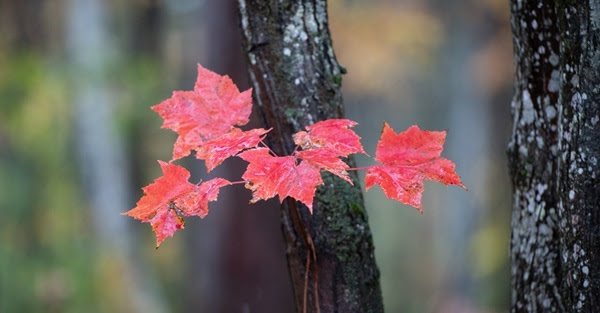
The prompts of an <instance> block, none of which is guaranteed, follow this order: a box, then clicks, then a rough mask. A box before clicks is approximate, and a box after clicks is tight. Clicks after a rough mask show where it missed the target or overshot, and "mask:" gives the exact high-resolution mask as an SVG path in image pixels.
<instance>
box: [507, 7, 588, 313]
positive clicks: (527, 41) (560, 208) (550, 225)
mask: <svg viewBox="0 0 600 313" xmlns="http://www.w3.org/2000/svg"><path fill="white" fill-rule="evenodd" d="M511 11H512V20H511V22H512V29H513V42H514V52H515V63H516V78H515V95H514V98H513V103H512V113H513V118H514V125H513V134H512V138H511V141H510V143H509V148H508V155H509V161H510V171H511V176H512V181H513V186H514V199H513V200H514V207H513V218H512V237H511V259H512V312H590V313H591V312H600V166H598V160H600V123H599V120H600V90H599V88H600V2H599V1H597V0H590V1H564V0H563V1H532V0H512V1H511Z"/></svg>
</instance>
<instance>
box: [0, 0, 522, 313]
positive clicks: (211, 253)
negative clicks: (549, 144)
mask: <svg viewBox="0 0 600 313" xmlns="http://www.w3.org/2000/svg"><path fill="white" fill-rule="evenodd" d="M235 6H236V4H235V3H234V2H233V1H210V0H204V1H197V0H171V1H160V0H136V1H116V0H110V1H94V0H64V1H44V0H30V1H18V0H0V312H40V311H44V312H156V313H159V312H196V311H207V312H213V311H215V312H218V311H220V312H232V311H237V312H240V311H241V312H250V311H257V312H286V311H290V310H291V308H292V301H293V300H292V292H291V285H290V282H289V276H288V273H287V268H286V263H285V256H284V251H283V240H282V235H281V230H280V226H279V212H278V204H277V201H276V200H270V201H267V202H261V203H259V205H252V206H249V205H248V204H247V203H248V200H249V199H250V192H249V191H247V190H245V189H244V188H243V187H242V186H235V187H231V188H227V189H224V190H223V191H222V194H221V195H220V199H219V201H218V202H217V203H214V204H211V214H210V215H209V216H208V217H207V218H206V219H204V220H199V219H190V220H188V221H187V223H186V230H185V231H184V232H181V233H179V234H178V235H177V236H176V237H175V238H169V239H167V240H166V241H165V243H164V244H163V245H162V246H161V248H160V249H158V250H155V249H154V246H155V244H154V240H155V239H154V236H153V234H152V233H151V230H150V228H149V227H147V225H142V224H141V223H139V222H136V221H133V220H131V219H129V218H126V217H123V216H121V215H119V214H120V213H121V212H124V211H127V210H129V209H130V208H132V207H133V206H134V205H135V201H136V199H138V198H139V196H140V195H141V189H140V188H141V187H142V186H145V185H147V184H148V183H150V182H151V181H152V180H153V178H154V177H158V176H160V168H159V166H158V164H157V163H156V160H157V159H161V160H169V159H170V153H171V148H170V147H171V145H172V143H173V141H174V139H175V134H174V133H172V132H170V131H168V130H162V129H160V128H159V126H160V124H161V120H160V117H158V116H157V115H156V114H155V113H154V112H152V111H151V110H150V109H149V107H150V106H152V105H154V104H157V103H159V102H160V101H162V100H163V99H166V98H168V97H169V96H170V92H171V90H187V89H190V88H191V87H192V86H193V82H194V80H195V75H196V64H197V63H201V64H203V65H204V66H206V67H207V68H209V69H211V70H213V71H216V72H217V73H220V74H228V75H230V76H231V77H232V79H233V80H234V82H235V83H236V84H238V85H239V86H240V89H242V90H244V89H247V88H248V81H247V72H246V67H245V64H244V63H243V58H242V53H241V44H240V31H239V27H238V17H237V10H236V7H235ZM329 18H330V27H331V32H332V37H333V43H334V47H335V51H336V54H337V57H338V60H339V62H340V63H341V64H342V65H343V66H344V67H345V68H346V69H347V71H348V73H347V74H346V75H344V76H343V90H344V99H345V105H346V115H347V117H348V118H350V119H352V120H355V121H357V122H358V123H359V125H358V126H356V128H355V131H356V132H357V133H358V134H359V135H361V136H362V137H363V141H362V142H363V145H364V147H365V150H366V151H367V152H368V153H369V154H371V155H374V151H375V146H376V143H377V139H378V138H379V134H380V131H381V126H382V121H383V120H385V121H387V122H388V123H389V124H390V125H392V127H394V128H395V129H398V130H401V129H406V128H408V127H409V126H410V125H413V124H419V126H421V127H422V128H424V129H431V130H448V137H447V141H446V145H445V150H444V156H445V157H447V158H449V159H451V160H453V161H455V163H456V164H457V172H458V173H459V174H460V175H461V177H462V179H463V182H464V183H465V185H467V186H468V187H469V192H464V191H461V190H460V189H458V188H446V187H444V186H442V185H437V184H434V183H426V191H425V194H424V197H423V199H424V201H423V208H424V211H425V214H424V216H421V215H420V214H419V213H418V211H417V210H415V209H414V208H411V207H408V206H403V205H401V204H399V203H397V202H395V201H391V200H389V199H387V198H385V196H384V195H383V192H381V190H380V189H378V188H373V189H372V190H371V191H369V192H368V193H366V194H365V196H366V205H367V209H368V214H369V217H370V218H369V222H370V225H371V229H372V231H373V236H374V241H375V253H376V259H377V262H378V264H379V267H380V270H381V283H382V291H383V298H384V303H385V307H386V310H387V311H388V312H445V313H446V312H449V313H452V312H504V311H507V310H508V306H509V303H510V300H509V299H510V272H509V257H508V246H509V237H510V226H509V224H510V212H511V200H510V199H511V196H510V185H509V180H508V171H507V165H506V156H505V152H504V151H505V147H506V143H507V138H508V136H509V134H510V124H511V122H510V99H511V96H512V78H513V71H514V70H513V69H514V65H513V59H512V43H511V34H510V25H509V7H508V2H507V1H505V0H485V1H475V0H456V1H447V0H426V1H417V0H397V1H391V0H388V1H386V0H377V1H351V0H332V1H330V2H329ZM256 122H257V119H256V118H254V123H256ZM251 126H257V125H256V124H254V125H251ZM368 160H369V159H368V158H366V157H365V158H362V157H361V156H358V157H357V161H358V166H366V165H369V164H368V163H367V162H368ZM181 163H183V164H186V165H188V166H191V168H192V169H193V175H195V178H193V180H194V181H197V178H199V177H204V173H205V168H204V166H203V165H201V163H200V162H198V161H195V160H194V159H193V158H189V159H186V160H184V161H183V162H180V164H181ZM243 167H244V162H242V161H239V160H231V161H227V162H226V164H225V166H222V167H220V168H218V169H217V170H215V173H214V174H213V173H211V176H209V177H214V176H222V177H226V178H228V177H229V178H232V179H236V178H237V177H239V176H240V173H241V172H242V170H243Z"/></svg>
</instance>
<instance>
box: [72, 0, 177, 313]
mask: <svg viewBox="0 0 600 313" xmlns="http://www.w3.org/2000/svg"><path fill="white" fill-rule="evenodd" d="M67 8H68V15H67V26H68V27H66V28H65V29H66V32H67V33H66V43H67V54H68V56H69V57H70V62H72V63H71V65H72V68H71V70H72V73H73V89H72V90H74V91H75V92H74V98H73V101H74V107H75V120H76V122H77V125H76V127H77V133H76V134H75V137H76V141H77V150H78V154H79V161H80V171H81V175H82V181H83V182H84V187H85V188H86V191H87V197H88V198H89V201H90V206H91V216H92V222H93V223H94V231H95V234H96V236H97V240H98V242H99V243H100V245H99V246H100V249H105V250H102V251H108V252H109V253H112V254H114V255H115V256H116V257H117V258H118V259H119V261H120V262H119V263H120V264H122V266H123V267H124V268H123V269H122V271H121V272H122V273H123V277H122V279H123V282H124V283H125V284H126V285H127V287H125V289H127V290H128V292H129V293H128V298H130V299H131V302H132V309H133V310H134V312H145V313H146V312H148V313H154V312H155V313H160V312H166V311H167V308H166V304H165V302H164V301H163V298H162V294H161V293H160V292H159V291H158V290H157V289H158V288H157V287H156V284H155V282H154V281H153V280H152V277H151V276H149V275H147V273H146V267H145V263H144V262H143V260H141V259H139V258H138V257H136V256H137V255H138V254H137V253H135V251H136V244H135V243H134V241H133V239H131V238H133V236H132V234H131V232H130V229H129V227H128V223H129V221H127V220H126V219H124V218H123V217H122V216H121V215H120V213H121V212H123V211H125V210H127V209H128V208H130V207H131V204H132V203H131V200H132V198H133V197H132V195H131V192H130V189H129V187H128V186H129V185H131V184H130V177H129V175H128V173H129V169H128V163H127V162H126V157H125V151H124V147H123V143H122V142H121V140H120V138H119V136H118V134H116V131H115V128H114V126H115V125H113V122H114V121H115V117H114V115H113V109H114V107H113V105H112V102H111V99H110V90H109V88H108V87H107V80H108V79H109V78H108V75H107V72H106V67H107V66H108V65H109V63H110V61H111V57H114V56H115V50H116V49H115V47H116V45H115V42H114V41H115V40H116V38H114V37H111V36H110V35H109V31H108V29H109V27H108V21H107V16H106V12H105V10H106V8H105V7H104V6H103V2H99V1H95V0H71V1H69V2H68V7H67Z"/></svg>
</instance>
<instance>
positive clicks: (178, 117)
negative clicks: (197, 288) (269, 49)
mask: <svg viewBox="0 0 600 313" xmlns="http://www.w3.org/2000/svg"><path fill="white" fill-rule="evenodd" d="M152 109H153V110H154V111H156V112H157V113H158V114H159V115H160V116H161V117H162V118H163V119H164V123H163V125H162V127H163V128H168V129H171V130H173V131H175V132H176V133H177V134H178V135H179V136H178V138H177V140H176V142H175V144H174V147H173V158H172V160H171V161H170V162H168V163H167V162H163V161H159V164H160V166H161V168H162V171H163V176H162V177H160V178H158V179H156V180H155V181H154V183H152V184H150V185H148V186H146V187H144V188H143V191H144V196H143V197H142V198H141V199H140V200H139V201H138V202H137V206H136V207H135V208H133V209H132V210H130V211H128V212H126V213H123V214H125V215H129V216H131V217H133V218H135V219H138V220H141V221H142V222H147V223H150V224H151V225H152V229H153V230H154V232H155V233H156V247H157V248H158V246H159V245H160V244H161V243H162V242H163V240H164V239H165V238H166V237H169V236H173V234H174V233H175V232H176V231H177V230H178V229H183V228H184V220H183V217H185V216H188V217H189V216H199V217H200V218H204V217H205V216H206V215H207V214H208V202H210V201H215V200H217V197H218V195H219V190H220V188H221V187H224V186H227V185H233V184H242V183H243V184H244V185H245V187H246V188H248V189H250V190H252V194H253V197H252V199H251V200H250V202H251V203H254V202H257V201H259V200H267V199H270V198H273V197H275V196H278V197H279V200H280V201H283V199H285V198H286V197H291V198H293V199H295V200H297V201H300V202H302V203H303V204H305V205H306V206H307V207H308V210H309V211H310V212H311V213H312V204H313V198H314V195H315V191H316V189H317V187H318V186H319V185H322V184H323V180H322V179H321V171H327V172H330V173H332V174H334V175H337V176H338V177H340V178H341V179H343V180H345V181H347V182H348V183H350V184H352V181H351V180H350V177H349V175H348V171H350V170H361V169H365V170H367V174H366V176H365V186H366V189H367V190H368V189H369V188H371V187H372V186H373V185H379V186H380V187H381V188H382V189H383V191H384V193H385V195H386V196H387V197H388V198H390V199H394V200H398V201H400V202H402V203H404V204H408V205H411V206H413V207H415V208H417V209H418V210H419V211H420V212H422V208H421V197H422V193H423V190H424V187H423V180H425V179H429V180H435V181H438V182H441V183H443V184H446V185H458V186H460V187H463V188H465V186H464V185H463V184H462V183H461V181H460V177H459V176H458V175H457V174H456V172H455V171H454V168H455V165H454V163H452V161H450V160H448V159H444V158H442V157H441V153H442V149H443V148H442V146H443V144H444V140H445V138H446V132H445V131H441V132H437V131H426V130H421V129H419V127H418V126H416V125H415V126H411V127H410V128H408V129H407V130H406V131H404V132H401V133H399V134H397V133H395V132H394V130H393V129H392V127H391V126H389V125H388V124H387V123H384V126H383V132H382V134H381V139H380V140H379V143H378V144H377V149H376V152H375V161H377V162H379V163H380V164H377V165H373V166H369V167H365V168H360V169H359V168H350V167H349V166H348V165H347V164H346V163H345V162H344V161H343V160H342V158H345V157H348V156H349V155H350V154H354V153H364V154H366V152H365V151H364V149H363V147H362V145H361V143H360V137H359V136H358V135H357V134H356V133H355V132H354V131H353V130H351V129H350V128H352V127H353V126H355V125H356V124H357V123H356V122H354V121H351V120H347V119H330V120H325V121H320V122H317V123H315V124H313V125H310V126H307V127H306V131H300V132H298V133H296V134H295V135H294V142H295V143H296V145H297V147H296V149H295V150H294V152H293V153H292V155H289V156H278V155H276V154H275V153H273V151H271V149H269V148H268V147H267V146H266V145H265V144H264V143H263V140H264V138H265V136H266V134H267V133H268V132H269V131H270V129H263V128H256V129H251V130H248V131H243V130H241V129H240V128H239V126H244V125H246V124H247V123H248V122H249V117H250V112H251V110H252V90H251V89H248V90H246V91H244V92H240V91H239V90H238V88H237V86H236V85H235V84H234V83H233V81H232V80H231V79H230V78H229V77H228V76H221V75H219V74H216V73H214V72H211V71H209V70H207V69H205V68H204V67H202V66H201V65H198V79H197V81H196V84H195V86H194V90H192V91H174V92H173V96H172V97H171V98H169V99H167V100H165V101H163V102H162V103H160V104H158V105H155V106H153V107H152ZM192 152H195V156H196V158H198V159H200V160H204V161H205V163H206V168H207V172H210V171H212V170H213V169H214V168H215V167H217V166H218V165H219V164H221V163H223V161H225V160H226V159H228V158H230V157H233V156H237V157H240V158H242V159H243V160H245V161H247V162H248V163H249V164H248V167H247V168H246V172H245V173H244V174H243V175H242V180H241V181H237V182H230V181H228V180H226V179H223V178H214V179H211V180H208V181H205V182H201V183H198V184H192V183H190V182H189V178H190V173H189V172H188V171H187V170H186V169H185V168H183V167H181V166H178V165H175V164H173V161H175V160H177V159H180V158H182V157H185V156H188V155H189V154H191V153H192Z"/></svg>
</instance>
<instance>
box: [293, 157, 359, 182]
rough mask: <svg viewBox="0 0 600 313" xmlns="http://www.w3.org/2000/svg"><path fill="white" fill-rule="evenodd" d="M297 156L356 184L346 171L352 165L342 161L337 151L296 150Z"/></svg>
mask: <svg viewBox="0 0 600 313" xmlns="http://www.w3.org/2000/svg"><path fill="white" fill-rule="evenodd" d="M296 156H298V157H299V158H301V159H303V160H304V161H306V162H308V163H310V164H312V165H314V166H316V167H318V168H320V169H323V170H326V171H328V172H330V173H332V174H334V175H337V176H339V177H340V178H341V179H343V180H345V181H347V182H349V183H350V184H351V185H354V184H353V183H352V180H350V176H348V172H347V171H346V170H347V169H349V168H350V166H348V164H346V163H345V162H344V161H342V160H341V159H340V158H339V156H338V155H337V153H335V152H333V151H331V150H327V149H314V150H302V151H298V152H296Z"/></svg>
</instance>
